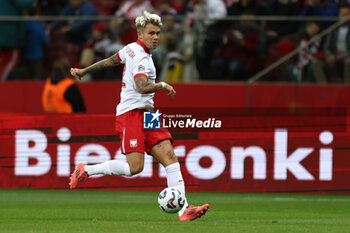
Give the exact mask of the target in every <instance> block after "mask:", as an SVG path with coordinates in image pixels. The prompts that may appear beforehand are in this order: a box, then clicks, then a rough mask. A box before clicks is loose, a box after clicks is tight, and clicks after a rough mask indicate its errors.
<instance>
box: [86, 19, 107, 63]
mask: <svg viewBox="0 0 350 233" xmlns="http://www.w3.org/2000/svg"><path fill="white" fill-rule="evenodd" d="M105 33H106V27H105V25H104V24H103V23H96V24H94V26H93V27H92V38H91V39H90V40H89V41H88V42H87V43H86V44H85V45H84V48H83V51H82V54H81V59H80V66H81V67H82V68H85V67H87V66H89V65H91V64H92V63H94V62H97V61H100V60H102V59H103V58H105V57H106V55H107V51H106V50H107V47H108V46H109V45H110V44H111V43H112V42H111V40H110V39H109V38H108V37H106V36H105Z"/></svg>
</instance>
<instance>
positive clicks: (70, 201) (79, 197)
mask: <svg viewBox="0 0 350 233" xmlns="http://www.w3.org/2000/svg"><path fill="white" fill-rule="evenodd" d="M157 195H158V192H139V191H133V192H126V191H84V190H79V191H57V190H32V189H29V190H26V189H23V190H13V189H12V190H11V189H10V190H0V232H9V233H10V232H33V233H34V232H35V233H39V232H84V233H87V232H96V233H97V232H109V233H110V232H123V233H127V232H131V233H137V232H142V233H146V232H152V233H157V232H176V233H178V232H191V233H195V232H200V233H205V232H213V233H214V232H215V233H216V232H218V233H222V232H247V233H249V232H280V233H284V232H293V233H294V232H305V233H309V232H317V233H320V232H335V233H340V232H350V196H347V195H328V194H323V195H322V194H317V195H316V194H307V195H304V194H251V193H249V194H245V193H188V194H187V197H188V199H189V200H190V202H191V203H193V204H202V203H205V202H208V203H210V204H211V208H210V210H209V211H208V212H207V214H206V215H205V216H204V217H202V218H200V219H198V220H196V221H193V222H179V221H178V219H177V215H176V214H166V213H163V212H162V211H161V210H160V209H159V208H158V204H157V200H156V199H157Z"/></svg>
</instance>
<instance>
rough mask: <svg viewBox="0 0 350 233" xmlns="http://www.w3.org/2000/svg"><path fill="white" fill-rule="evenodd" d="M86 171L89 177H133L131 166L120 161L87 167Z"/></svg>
mask: <svg viewBox="0 0 350 233" xmlns="http://www.w3.org/2000/svg"><path fill="white" fill-rule="evenodd" d="M85 171H86V172H87V174H88V175H89V176H92V175H109V176H131V173H130V166H129V164H128V163H127V162H122V161H119V160H110V161H107V162H104V163H100V164H96V165H85Z"/></svg>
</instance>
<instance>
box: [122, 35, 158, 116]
mask: <svg viewBox="0 0 350 233" xmlns="http://www.w3.org/2000/svg"><path fill="white" fill-rule="evenodd" d="M116 56H117V57H118V60H119V61H120V62H121V63H123V64H124V71H123V79H122V81H123V83H122V91H121V92H120V103H119V104H118V106H117V116H119V115H121V114H123V113H125V112H127V111H130V110H133V109H150V108H153V96H154V93H149V94H140V93H139V92H138V91H137V90H136V83H135V78H136V77H138V76H145V77H147V79H148V81H149V82H151V83H155V80H156V68H155V67H154V64H153V60H152V55H151V53H150V52H149V50H148V49H147V47H146V46H145V44H144V43H142V42H141V41H139V40H138V41H137V42H134V43H131V44H128V45H126V46H125V47H124V48H122V49H121V50H119V51H118V52H117V54H116Z"/></svg>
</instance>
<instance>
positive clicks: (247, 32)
mask: <svg viewBox="0 0 350 233" xmlns="http://www.w3.org/2000/svg"><path fill="white" fill-rule="evenodd" d="M242 17H243V18H242V20H241V22H240V23H239V24H238V25H235V26H233V27H232V28H230V29H229V30H228V31H227V34H226V35H225V41H226V42H225V43H224V44H223V45H222V46H221V49H220V53H219V55H218V56H217V58H216V59H213V61H212V68H211V70H212V71H213V72H214V73H212V76H213V77H218V79H224V80H244V79H246V77H245V74H247V72H248V71H249V72H248V73H251V72H254V71H255V70H256V68H257V48H258V46H259V44H260V39H259V30H258V28H257V27H256V26H255V23H254V20H253V18H254V15H253V13H252V12H250V11H249V10H247V11H246V12H244V13H243V14H242Z"/></svg>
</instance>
